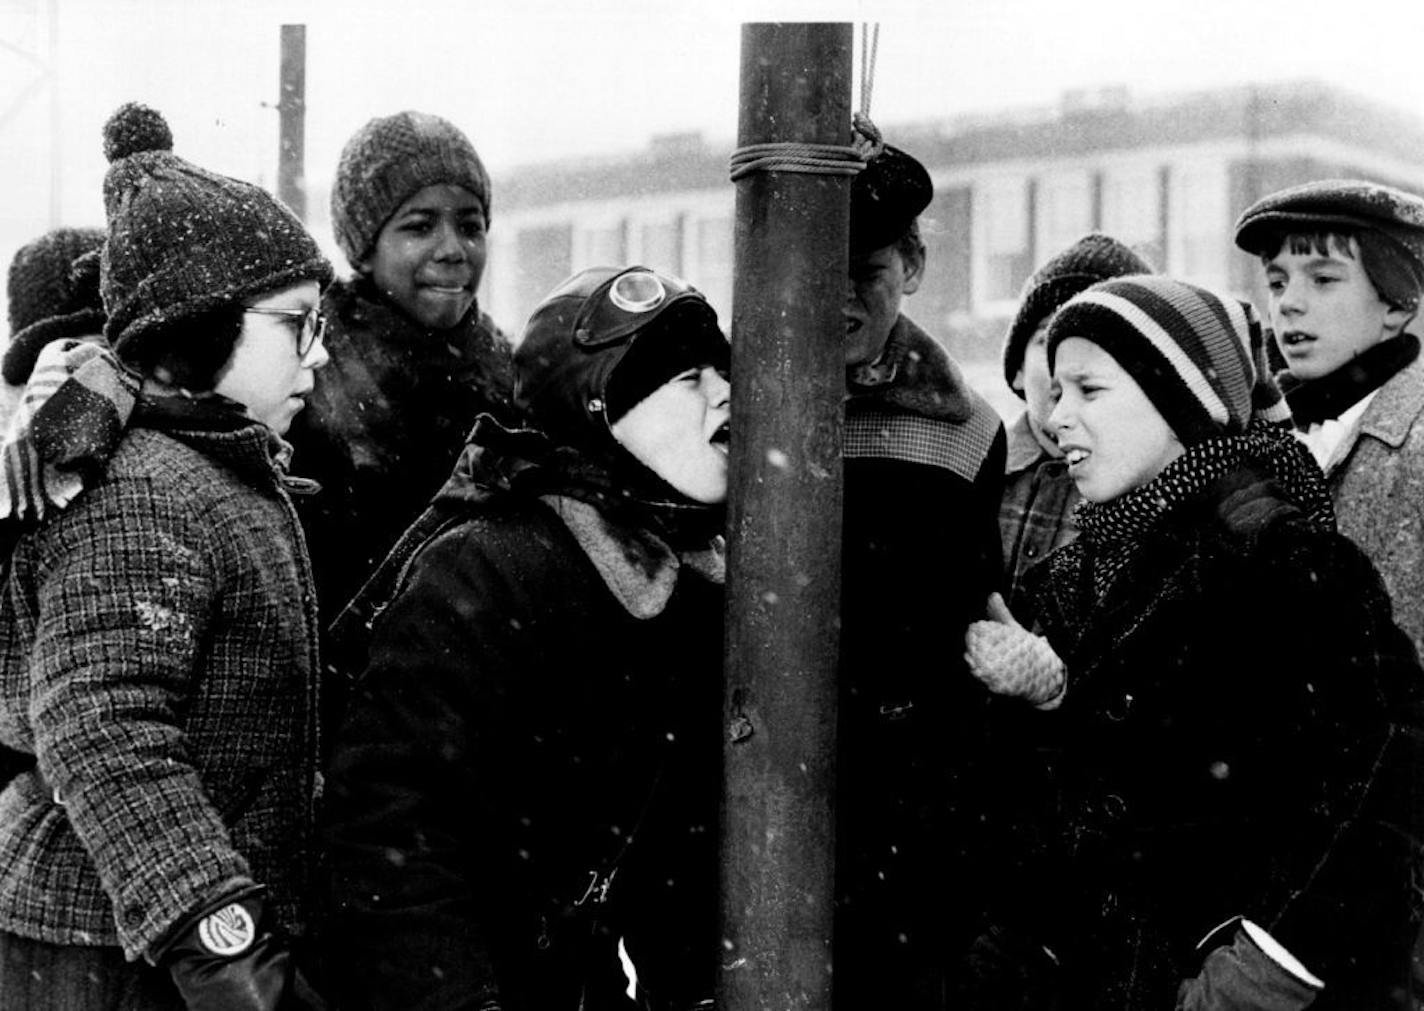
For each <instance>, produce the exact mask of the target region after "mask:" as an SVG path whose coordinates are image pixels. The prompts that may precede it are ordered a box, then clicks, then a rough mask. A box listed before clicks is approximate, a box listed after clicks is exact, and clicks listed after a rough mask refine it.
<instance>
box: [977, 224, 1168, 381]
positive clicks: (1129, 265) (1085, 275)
mask: <svg viewBox="0 0 1424 1011" xmlns="http://www.w3.org/2000/svg"><path fill="white" fill-rule="evenodd" d="M1150 273H1152V266H1151V264H1149V263H1148V262H1147V261H1146V260H1144V259H1143V258H1142V257H1141V256H1139V255H1138V254H1137V253H1135V252H1133V250H1132V249H1130V248H1129V247H1127V246H1125V245H1123V244H1122V243H1121V242H1119V241H1118V240H1117V239H1114V238H1113V237H1112V236H1111V235H1104V234H1103V233H1102V232H1089V233H1088V234H1087V235H1085V236H1083V237H1082V238H1081V239H1079V240H1078V241H1077V242H1075V243H1073V245H1071V246H1069V247H1068V248H1067V249H1065V250H1063V251H1062V252H1061V253H1059V254H1058V255H1056V256H1054V257H1053V258H1052V259H1050V260H1049V261H1048V262H1047V263H1045V264H1044V265H1043V266H1042V267H1039V268H1038V270H1036V271H1035V272H1034V274H1033V276H1032V277H1030V278H1029V279H1028V283H1027V284H1025V285H1024V288H1023V291H1022V292H1021V293H1020V294H1019V311H1018V312H1017V313H1016V314H1015V315H1014V319H1013V322H1012V323H1010V324H1009V331H1008V333H1007V334H1005V335H1004V351H1003V359H1004V382H1005V383H1007V384H1008V386H1009V389H1011V390H1013V391H1014V392H1015V393H1017V394H1018V395H1019V399H1020V400H1022V399H1024V393H1023V390H1021V389H1018V388H1016V387H1015V386H1014V379H1015V378H1016V377H1017V376H1018V374H1019V369H1021V368H1023V363H1024V352H1025V351H1026V350H1027V348H1028V342H1029V340H1030V338H1032V337H1033V335H1034V333H1035V332H1036V331H1037V330H1038V328H1039V326H1040V325H1041V324H1042V323H1043V321H1044V320H1045V319H1047V318H1048V317H1049V316H1050V315H1051V314H1052V313H1053V310H1055V309H1057V308H1058V307H1059V306H1060V305H1062V304H1063V303H1064V302H1066V301H1068V300H1069V299H1070V298H1072V297H1073V296H1074V295H1076V294H1078V292H1080V291H1082V290H1083V289H1084V288H1088V287H1091V286H1092V285H1094V284H1097V283H1098V282H1099V281H1106V280H1108V279H1109V278H1113V277H1124V276H1126V275H1128V274H1150Z"/></svg>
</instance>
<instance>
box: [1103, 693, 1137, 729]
mask: <svg viewBox="0 0 1424 1011" xmlns="http://www.w3.org/2000/svg"><path fill="white" fill-rule="evenodd" d="M1131 713H1132V696H1131V695H1129V694H1127V693H1126V692H1124V693H1123V694H1122V696H1121V697H1119V698H1115V699H1113V700H1112V701H1111V702H1109V703H1108V704H1107V706H1106V707H1104V709H1103V715H1104V716H1106V717H1107V718H1108V719H1109V720H1111V721H1112V722H1113V723H1121V722H1122V721H1123V720H1125V719H1127V718H1128V716H1129V715H1131Z"/></svg>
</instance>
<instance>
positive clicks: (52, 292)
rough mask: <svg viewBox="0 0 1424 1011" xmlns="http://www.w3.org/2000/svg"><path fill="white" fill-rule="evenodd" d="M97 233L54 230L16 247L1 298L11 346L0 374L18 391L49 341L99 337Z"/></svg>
mask: <svg viewBox="0 0 1424 1011" xmlns="http://www.w3.org/2000/svg"><path fill="white" fill-rule="evenodd" d="M103 243H104V231H103V229H101V228H56V229H53V230H52V231H49V232H46V233H45V234H44V235H41V236H40V237H39V238H37V239H34V240H33V241H31V242H28V243H26V244H25V245H23V246H21V247H20V250H19V252H17V253H16V254H15V257H14V259H12V260H11V261H10V273H9V278H8V281H7V285H6V297H7V301H8V305H9V314H10V343H9V345H8V346H7V347H6V348H5V358H4V362H3V364H0V373H3V375H4V377H5V381H6V382H7V383H10V384H12V385H15V386H20V385H23V384H24V383H25V381H26V380H28V379H29V378H30V373H31V372H32V371H34V367H35V359H36V358H37V357H38V356H39V353H40V349H41V348H43V347H44V346H45V345H46V344H48V343H49V342H50V341H52V340H59V339H61V338H64V337H84V336H89V335H93V334H98V333H99V332H100V331H101V330H102V329H103V327H104V303H103V301H102V300H101V299H100V297H99V247H100V246H101V245H103Z"/></svg>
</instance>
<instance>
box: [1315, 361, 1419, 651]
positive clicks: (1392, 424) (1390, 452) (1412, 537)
mask: <svg viewBox="0 0 1424 1011" xmlns="http://www.w3.org/2000/svg"><path fill="white" fill-rule="evenodd" d="M1421 418H1424V355H1421V356H1420V357H1419V358H1416V359H1415V360H1414V362H1413V363H1412V364H1410V365H1409V366H1407V367H1406V368H1405V369H1403V370H1402V371H1401V372H1399V373H1398V374H1397V375H1396V376H1394V378H1392V379H1391V380H1389V382H1387V383H1385V384H1384V385H1383V386H1381V387H1380V388H1379V391H1378V392H1377V393H1376V394H1375V397H1374V399H1373V400H1371V401H1370V404H1369V406H1368V407H1366V408H1365V413H1364V414H1363V415H1362V416H1361V417H1360V421H1359V423H1358V424H1356V425H1354V426H1353V427H1352V428H1351V429H1350V431H1349V432H1348V433H1347V434H1346V435H1345V438H1344V439H1342V440H1341V442H1340V445H1338V446H1337V447H1336V448H1335V453H1334V456H1333V457H1332V458H1331V459H1330V460H1327V461H1326V465H1325V478H1326V481H1327V482H1328V483H1329V485H1330V496H1331V498H1332V499H1333V501H1334V503H1335V515H1336V516H1337V517H1339V521H1340V532H1341V533H1342V534H1344V535H1345V536H1346V537H1348V538H1350V539H1351V540H1352V541H1354V542H1355V543H1356V544H1358V545H1359V546H1360V547H1361V548H1362V549H1363V550H1364V552H1365V554H1366V555H1368V556H1369V558H1370V561H1372V562H1374V564H1375V567H1376V568H1377V569H1379V573H1380V575H1381V576H1382V577H1383V578H1384V585H1385V588H1386V589H1388V590H1389V595H1390V598H1391V599H1392V600H1393V601H1394V610H1395V619H1396V620H1397V621H1398V622H1399V626H1400V628H1402V629H1404V630H1405V631H1406V632H1408V633H1409V637H1410V639H1412V640H1413V641H1414V648H1415V650H1416V651H1417V652H1419V653H1420V654H1421V655H1424V424H1420V423H1419V422H1420V419H1421Z"/></svg>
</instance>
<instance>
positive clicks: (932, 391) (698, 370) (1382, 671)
mask: <svg viewBox="0 0 1424 1011" xmlns="http://www.w3.org/2000/svg"><path fill="white" fill-rule="evenodd" d="M173 146H174V145H173V138H172V136H171V134H170V132H169V130H168V127H167V124H166V123H165V122H164V121H163V118H162V116H161V115H160V114H158V113H157V112H155V111H154V110H152V109H149V108H147V107H144V106H139V105H127V106H124V107H122V108H121V109H120V110H118V111H117V112H116V113H115V114H114V116H113V117H112V118H111V119H110V121H109V122H108V123H107V124H106V126H105V132H104V150H105V154H106V156H107V157H108V159H109V162H110V167H109V170H108V173H107V175H106V176H105V179H104V199H105V209H106V214H107V228H106V229H102V230H101V229H73V228H62V229H56V230H54V231H52V232H50V233H47V234H46V235H44V236H41V237H40V238H38V239H36V240H35V241H33V242H32V243H30V244H28V245H26V246H25V247H24V248H23V249H21V251H20V252H19V254H17V255H16V257H15V259H14V261H13V263H12V264H11V266H10V272H9V278H8V282H9V288H8V294H9V307H10V329H11V338H10V342H9V344H8V346H7V349H6V352H5V355H4V359H3V375H4V379H5V381H6V383H7V384H8V387H9V393H10V396H9V397H8V399H7V406H6V411H5V417H4V419H3V433H4V438H3V442H0V466H3V467H4V470H5V475H4V477H5V480H4V481H3V482H0V549H3V552H4V557H3V573H4V582H3V586H2V587H0V746H3V752H2V753H0V762H3V769H0V776H3V777H4V784H5V785H4V788H3V792H0V1006H4V1007H7V1008H10V1007H14V1008H27V1009H36V1011H70V1009H82V1008H104V1009H116V1011H128V1009H139V1008H173V1009H180V1008H188V1009H196V1008H236V1009H274V1011H275V1009H278V1008H282V1009H296V1008H348V1009H358V1011H359V1009H385V1008H408V1007H432V1008H433V1007H450V1008H456V1007H458V1008H471V1009H482V1011H493V1009H531V1011H532V1009H560V1008H569V1009H575V1008H580V1009H588V1011H604V1009H610V1011H611V1009H645V1011H684V1009H691V1008H699V1007H703V1008H705V1007H711V1006H713V1001H714V999H715V992H716V986H717V972H718V963H719V957H720V954H721V943H720V941H719V939H718V937H717V929H716V928H717V923H718V913H717V894H718V889H717V870H718V851H717V841H718V831H717V829H718V817H719V813H718V805H719V803H720V782H719V776H720V754H721V747H722V740H723V728H722V727H721V725H720V713H721V698H720V694H721V678H720V669H721V657H722V647H723V628H722V608H723V597H722V589H721V586H722V583H723V580H724V578H725V559H724V552H723V545H724V541H723V537H722V534H723V532H724V525H725V518H726V501H727V496H728V490H729V489H728V473H729V471H728V452H729V448H730V412H731V409H732V391H731V389H730V387H729V384H728V378H727V377H728V375H729V361H730V354H731V345H730V344H729V343H728V340H727V337H726V335H725V334H724V333H723V332H722V331H721V330H720V329H719V327H718V323H717V314H716V312H715V311H714V310H713V308H712V307H711V306H710V305H709V304H708V303H707V300H706V299H705V297H704V296H703V295H702V294H701V293H700V292H698V291H697V289H696V288H695V287H694V286H693V285H691V284H689V283H688V282H687V281H685V280H682V279H680V278H678V277H676V276H673V275H672V274H669V273H667V272H666V271H665V270H663V269H662V265H658V264H651V265H647V266H639V265H624V264H615V265H606V266H599V267H595V268H591V269H589V270H585V271H581V272H580V273H578V274H575V275H574V276H572V277H570V278H569V279H567V280H566V281H565V282H563V283H562V284H561V285H559V286H558V287H557V288H556V289H555V290H554V291H552V292H550V293H549V294H548V295H547V296H546V298H545V299H544V300H543V301H542V302H541V303H540V305H539V306H538V308H537V309H536V310H535V311H534V313H533V315H532V316H531V317H530V319H529V320H528V321H527V323H525V324H524V326H523V328H522V331H521V334H520V338H519V340H518V341H517V342H514V341H511V340H510V339H509V338H507V337H506V336H505V333H504V332H503V331H502V330H501V329H500V328H499V327H498V326H497V325H496V324H495V322H494V321H493V320H491V319H490V318H489V316H488V315H486V314H485V313H484V312H483V311H482V310H481V308H480V306H479V303H478V301H477V299H476V292H477V290H478V288H479V285H480V280H481V277H482V275H483V273H484V268H485V261H486V255H487V247H486V235H487V230H488V229H489V227H490V223H491V220H492V216H491V215H492V193H491V184H490V179H489V176H488V174H487V173H486V171H485V168H484V166H483V164H482V163H481V161H480V158H479V156H478V155H477V154H476V152H475V149H474V147H473V146H472V145H471V143H470V141H469V139H468V138H467V137H466V136H465V135H464V134H463V133H462V132H461V131H460V130H459V129H458V128H457V127H456V126H454V125H453V124H452V123H450V122H449V121H447V120H445V119H442V118H440V117H438V116H434V115H430V114H426V113H421V112H413V111H406V112H400V113H396V114H393V115H389V116H383V117H378V118H375V119H372V120H370V121H369V122H368V123H366V124H365V125H364V126H363V127H362V128H361V129H360V130H358V131H357V132H356V134H355V135H354V136H353V137H352V138H351V139H350V140H349V141H348V143H347V144H346V146H345V148H344V150H343V151H342V154H341V159H340V164H339V166H338V168H337V174H336V180H335V185H334V187H333V192H332V221H333V225H334V229H335V232H336V240H337V244H338V245H339V247H340V248H341V250H342V252H343V253H344V254H345V257H346V259H347V261H348V264H349V267H350V270H351V272H350V274H349V276H348V277H345V278H340V279H335V280H333V277H334V272H333V269H332V267H331V265H330V264H329V263H327V261H326V260H325V258H324V257H323V256H322V254H321V253H320V251H319V249H318V247H317V244H316V243H315V242H314V241H313V239H312V237H311V236H310V235H309V234H308V233H307V231H306V230H305V228H304V227H303V226H302V224H301V223H300V222H299V221H298V220H297V219H296V218H295V217H294V216H293V215H292V214H291V213H290V212H288V211H287V210H286V209H285V208H284V207H283V206H282V205H281V204H279V203H278V202H277V201H276V200H275V199H274V198H273V197H271V196H270V195H269V194H267V193H266V192H264V191H263V190H261V189H260V188H259V187H256V186H253V185H251V184H248V183H245V182H242V181H239V180H235V179H231V178H227V177H224V176H220V175H217V174H215V173H212V172H209V171H207V170H205V169H202V168H200V167H198V166H196V165H193V164H192V163H190V162H188V161H186V160H184V159H183V158H181V157H179V156H178V155H177V154H175V153H174V151H173ZM932 197H933V186H932V183H931V180H930V177H929V174H928V173H927V172H926V171H925V169H924V167H923V166H922V165H921V164H920V163H919V162H918V161H917V160H916V159H915V158H914V157H913V156H912V155H910V154H908V153H907V152H904V151H902V150H900V149H898V148H896V147H894V146H891V145H885V144H877V145H876V146H875V147H874V148H873V149H872V150H871V151H870V153H869V154H868V155H867V159H866V162H865V164H864V166H863V168H862V170H861V172H860V173H859V174H858V175H857V176H856V178H855V180H854V182H853V183H852V184H851V198H850V199H851V215H850V223H851V228H850V234H849V237H848V238H849V254H850V258H849V268H850V269H849V276H848V277H847V280H846V289H847V294H846V303H845V308H844V316H845V319H846V327H845V331H844V333H843V334H837V335H834V337H833V338H832V339H833V340H834V341H835V342H836V343H837V344H841V345H843V347H844V356H845V365H846V400H845V428H844V462H845V468H844V501H845V521H844V528H843V529H844V533H843V538H844V542H843V543H844V587H843V599H842V606H841V629H842V632H841V635H842V640H841V644H840V645H841V668H840V685H841V689H842V692H841V706H840V709H841V713H840V724H841V727H840V740H841V746H840V755H839V771H838V776H839V793H838V804H837V852H836V866H837V877H836V888H835V896H834V901H835V904H836V915H835V931H834V934H835V936H834V947H833V950H832V958H833V964H834V966H835V974H834V977H833V979H834V995H835V1005H836V1007H837V1008H841V1009H847V1011H848V1009H853V1008H854V1009H860V1008H868V1007H880V1006H886V1007H896V1008H904V1009H910V1011H920V1009H924V1011H931V1009H934V1011H938V1009H947V1008H969V1009H984V1011H990V1009H1008V1008H1022V1009H1042V1011H1049V1009H1103V1011H1107V1009H1142V1011H1147V1009H1157V1008H1170V1007H1176V1008H1179V1009H1184V1011H1228V1009H1262V1011H1294V1009H1303V1008H1307V1007H1310V1008H1315V1009H1321V1011H1323V1009H1331V1008H1341V1009H1345V1008H1351V1009H1354V1008H1406V1007H1416V1006H1419V1005H1418V1003H1417V1002H1418V1001H1420V1000H1421V998H1422V997H1424V972H1422V971H1421V969H1420V966H1419V964H1418V962H1417V956H1416V955H1415V948H1416V945H1418V946H1419V947H1420V949H1421V950H1424V935H1421V934H1420V925H1421V916H1424V892H1421V889H1420V886H1419V881H1420V878H1421V874H1424V803H1421V802H1420V801H1419V799H1418V798H1420V797H1421V796H1424V790H1421V776H1420V773H1421V772H1424V768H1422V767H1421V762H1424V672H1421V669H1420V665H1419V654H1420V650H1421V648H1424V504H1421V503H1424V432H1421V431H1416V422H1417V421H1418V419H1419V418H1420V416H1421V415H1424V360H1421V358H1420V342H1419V339H1418V338H1417V337H1416V336H1415V335H1414V334H1413V333H1412V332H1411V330H1410V327H1411V325H1412V324H1413V322H1414V320H1415V316H1416V314H1417V312H1418V309H1419V302H1420V298H1421V295H1424V199H1420V198H1418V197H1415V196H1413V195H1410V194H1406V193H1403V192H1401V191H1398V190H1395V189H1392V188H1389V187H1385V186H1380V185H1376V184H1372V183H1367V182H1362V181H1351V180H1325V181H1317V182H1313V183H1309V184H1306V185H1302V186H1298V187H1294V188H1291V189H1287V190H1283V191H1281V192H1278V193H1274V194H1270V195H1268V196H1266V197H1265V198H1263V199H1261V200H1259V201H1257V202H1256V203H1255V204H1253V205H1252V206H1251V207H1249V208H1247V209H1246V210H1245V211H1244V212H1243V213H1242V215H1241V217H1240V219H1239V222H1238V224H1237V229H1236V243H1237V245H1238V246H1239V247H1240V248H1241V250H1243V251H1244V252H1245V253H1247V254H1250V255H1251V256H1254V257H1256V258H1258V259H1259V262H1260V264H1261V267H1262V270H1263V277H1264V280H1265V285H1266V290H1267V292H1268V296H1267V303H1268V304H1267V305H1265V306H1263V307H1262V308H1264V309H1266V310H1267V312H1266V318H1265V320H1264V322H1263V319H1262V318H1261V317H1260V316H1259V315H1258V313H1257V311H1256V309H1255V308H1254V307H1253V306H1251V305H1250V304H1249V303H1246V302H1242V301H1239V300H1237V299H1235V298H1232V297H1228V296H1226V295H1224V294H1221V293H1216V292H1211V291H1208V290H1206V289H1203V288H1200V287H1198V286H1195V285H1193V284H1190V283H1187V282H1185V281H1182V280H1177V279H1174V278H1171V277H1169V276H1165V275H1163V274H1160V273H1154V272H1153V266H1154V265H1152V264H1150V263H1149V262H1148V261H1147V260H1146V259H1144V258H1143V257H1142V256H1141V255H1139V254H1138V253H1137V252H1135V251H1134V250H1132V249H1130V248H1128V247H1127V246H1126V245H1124V244H1123V243H1121V242H1119V241H1117V240H1116V239H1114V238H1112V237H1110V236H1107V235H1104V234H1101V233H1096V232H1095V233H1091V234H1088V235H1086V236H1084V237H1083V238H1082V239H1080V240H1079V241H1077V242H1075V243H1074V244H1072V245H1071V246H1069V247H1068V248H1066V249H1063V250H1061V251H1058V252H1057V253H1056V254H1055V255H1053V256H1052V257H1051V258H1050V259H1048V260H1047V262H1045V263H1044V265H1043V266H1042V267H1041V268H1040V269H1039V270H1038V271H1037V272H1036V273H1035V274H1034V275H1033V276H1032V277H1031V278H1030V279H1029V282H1028V284H1027V285H1026V287H1025V289H1024V291H1023V294H1022V297H1021V299H1020V302H1019V306H1018V311H1017V314H1016V315H1015V317H1014V318H1013V320H1012V322H1011V324H1010V326H1009V329H1008V331H1007V334H1006V337H1005V340H1004V347H1003V369H1004V379H1005V381H1006V382H1007V383H1008V385H1009V386H1010V388H1011V389H1012V390H1013V391H1014V392H1015V393H1016V394H1017V395H1018V396H1019V397H1020V398H1021V399H1022V400H1023V401H1024V405H1025V410H1024V412H1023V413H1022V415H1021V416H1020V417H1018V418H1017V419H1016V420H1015V421H1014V422H1013V423H1012V424H1010V425H1009V426H1008V427H1007V429H1006V428H1005V426H1004V425H1003V424H1002V423H1001V422H1000V420H999V418H998V417H997V415H996V414H995V413H994V412H993V410H992V409H991V408H990V407H989V406H988V404H987V402H986V401H985V400H984V399H983V398H982V397H981V396H980V395H979V394H977V393H976V392H974V391H973V390H972V389H970V387H969V386H968V384H967V383H966V382H965V380H964V377H963V375H962V373H961V371H960V369H959V367H958V366H957V364H956V363H955V362H954V361H953V360H952V359H951V357H950V356H949V355H948V354H946V353H945V351H944V349H943V348H942V346H941V345H940V344H939V343H938V342H937V341H936V340H935V339H934V338H933V337H932V336H930V335H929V334H928V333H927V332H925V331H924V330H923V329H921V328H920V327H919V326H917V325H916V324H915V323H914V322H912V321H911V320H910V319H909V318H908V317H907V316H906V315H905V314H904V313H903V312H902V300H903V299H904V298H905V297H906V296H908V295H911V294H913V293H914V291H915V290H916V289H917V288H918V287H919V286H920V285H921V284H922V283H923V281H924V277H925V270H926V246H925V243H924V241H923V240H922V238H921V232H920V216H921V214H922V213H923V212H924V211H925V209H926V207H928V206H929V205H930V203H931V200H932ZM1271 361H1276V362H1278V363H1282V362H1283V363H1284V368H1283V369H1282V370H1280V371H1279V372H1276V371H1273V369H1272V367H1271V365H1270V362H1271ZM996 520H997V522H996ZM961 641H962V642H963V648H962V649H961V648H960V647H959V645H958V644H959V643H960V642H961ZM947 643H948V644H949V645H948V646H946V644H947ZM323 660H325V662H323ZM334 661H335V662H334Z"/></svg>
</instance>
